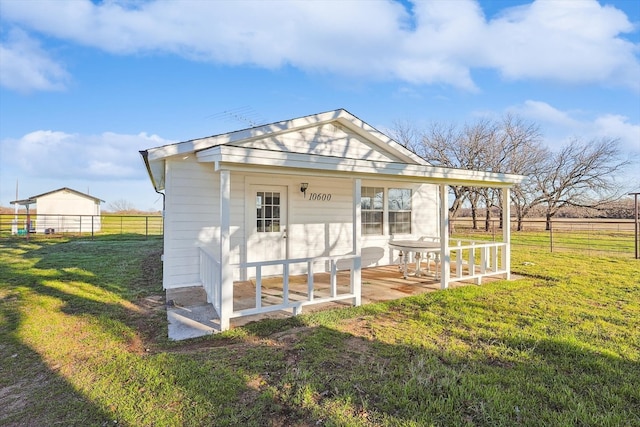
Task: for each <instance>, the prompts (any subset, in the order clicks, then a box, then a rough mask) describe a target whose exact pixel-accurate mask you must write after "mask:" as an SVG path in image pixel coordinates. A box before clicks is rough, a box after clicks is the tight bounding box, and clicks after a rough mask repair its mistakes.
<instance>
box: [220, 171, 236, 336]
mask: <svg viewBox="0 0 640 427" xmlns="http://www.w3.org/2000/svg"><path fill="white" fill-rule="evenodd" d="M230 200H231V173H230V172H229V171H228V170H221V171H220V330H221V331H226V330H227V329H229V319H230V316H231V313H232V312H233V269H232V268H231V263H230V251H231V243H230V238H231V233H230V226H229V223H230V216H229V205H230Z"/></svg>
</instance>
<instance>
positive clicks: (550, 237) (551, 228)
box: [549, 219, 553, 252]
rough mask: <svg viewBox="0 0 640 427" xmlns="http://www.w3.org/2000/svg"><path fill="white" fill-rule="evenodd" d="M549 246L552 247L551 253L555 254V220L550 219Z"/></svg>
mask: <svg viewBox="0 0 640 427" xmlns="http://www.w3.org/2000/svg"><path fill="white" fill-rule="evenodd" d="M549 244H550V245H551V252H553V220H551V219H549Z"/></svg>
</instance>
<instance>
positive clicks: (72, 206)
mask: <svg viewBox="0 0 640 427" xmlns="http://www.w3.org/2000/svg"><path fill="white" fill-rule="evenodd" d="M10 203H11V204H12V205H18V206H24V207H25V209H26V211H27V216H26V219H25V223H24V224H18V223H16V224H15V225H14V228H16V229H17V230H25V231H28V232H30V233H34V232H35V233H46V234H48V233H92V232H98V231H100V228H101V221H100V203H104V200H101V199H99V198H97V197H94V196H91V195H89V194H85V193H81V192H80V191H76V190H73V189H71V188H67V187H63V188H59V189H57V190H53V191H48V192H46V193H42V194H38V195H36V196H31V197H29V198H28V199H22V200H14V201H12V202H10ZM32 205H36V208H37V210H36V215H35V218H34V216H33V215H31V213H32V212H31V211H32V209H31V206H32Z"/></svg>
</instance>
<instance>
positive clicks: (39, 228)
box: [0, 213, 164, 239]
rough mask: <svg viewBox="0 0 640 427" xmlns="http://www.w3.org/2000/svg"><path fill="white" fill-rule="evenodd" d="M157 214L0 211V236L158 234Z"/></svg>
mask: <svg viewBox="0 0 640 427" xmlns="http://www.w3.org/2000/svg"><path fill="white" fill-rule="evenodd" d="M163 231H164V230H163V218H162V216H161V215H117V214H102V215H55V214H38V213H35V214H30V215H27V214H26V213H19V214H17V215H16V214H0V238H10V237H24V238H27V239H28V238H31V237H41V236H46V237H60V236H65V237H95V236H124V235H127V236H128V237H131V238H141V237H142V238H149V237H161V236H162V235H163Z"/></svg>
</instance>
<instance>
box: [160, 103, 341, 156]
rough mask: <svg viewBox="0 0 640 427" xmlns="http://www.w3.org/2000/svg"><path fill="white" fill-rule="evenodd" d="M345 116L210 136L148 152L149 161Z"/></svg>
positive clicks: (331, 113) (331, 115)
mask: <svg viewBox="0 0 640 427" xmlns="http://www.w3.org/2000/svg"><path fill="white" fill-rule="evenodd" d="M343 114H348V113H346V112H345V111H344V110H335V111H328V112H326V113H320V114H314V115H311V116H306V117H301V118H298V119H292V120H286V121H281V122H277V123H272V124H268V125H262V126H256V127H254V128H249V129H242V130H238V131H235V132H229V133H225V134H220V135H214V136H208V137H205V138H199V139H193V140H190V141H185V142H178V143H176V144H169V145H163V146H161V147H156V148H150V149H148V150H147V153H148V158H149V160H157V159H163V158H166V157H170V156H177V155H184V154H191V153H193V152H198V151H201V150H207V149H210V148H212V147H217V146H220V145H225V144H231V143H234V142H240V141H242V142H250V141H252V140H255V139H261V138H264V137H267V136H268V137H274V136H277V135H279V134H282V133H285V132H292V131H296V130H299V129H303V128H307V127H311V126H316V125H318V124H321V123H328V122H331V121H334V120H336V119H337V118H338V117H340V116H341V115H343Z"/></svg>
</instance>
